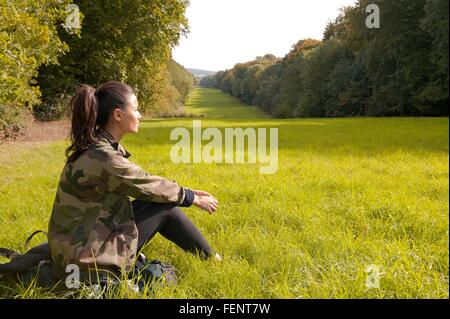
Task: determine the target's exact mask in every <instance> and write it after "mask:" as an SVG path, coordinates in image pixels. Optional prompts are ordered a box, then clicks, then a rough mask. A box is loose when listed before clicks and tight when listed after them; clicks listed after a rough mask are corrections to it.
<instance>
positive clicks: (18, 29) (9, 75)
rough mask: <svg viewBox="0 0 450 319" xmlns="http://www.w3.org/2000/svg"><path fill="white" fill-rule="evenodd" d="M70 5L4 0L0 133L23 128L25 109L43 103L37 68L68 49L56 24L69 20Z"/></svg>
mask: <svg viewBox="0 0 450 319" xmlns="http://www.w3.org/2000/svg"><path fill="white" fill-rule="evenodd" d="M69 3H70V1H57V0H51V1H49V0H15V1H9V0H0V48H1V50H0V78H1V81H0V132H1V131H3V132H6V131H8V130H9V129H10V126H11V125H16V124H17V125H20V123H19V122H20V116H19V114H20V113H22V112H23V111H22V109H23V108H29V109H31V108H32V106H33V105H36V104H37V103H39V102H40V96H41V91H40V88H39V86H37V82H36V79H35V77H36V76H37V69H38V68H39V67H40V66H41V65H48V64H52V63H56V62H57V58H58V57H59V56H61V55H62V54H63V53H64V52H66V51H67V50H68V46H67V44H65V43H64V42H62V41H61V40H60V38H59V37H58V33H57V30H56V25H57V24H58V23H60V22H61V21H63V20H64V19H65V18H66V15H67V13H66V12H65V6H66V5H67V4H69ZM3 134H5V133H3Z"/></svg>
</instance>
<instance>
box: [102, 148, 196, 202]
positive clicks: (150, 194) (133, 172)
mask: <svg viewBox="0 0 450 319" xmlns="http://www.w3.org/2000/svg"><path fill="white" fill-rule="evenodd" d="M101 179H102V181H103V182H104V183H105V184H106V186H107V188H108V191H113V192H117V193H119V194H122V195H126V196H132V197H134V198H136V199H140V200H144V201H152V202H158V203H175V204H177V205H178V206H185V207H188V206H190V205H192V202H193V194H192V191H191V190H190V189H188V188H184V187H181V186H180V185H178V183H177V182H175V181H170V180H168V179H166V178H164V177H160V176H155V175H150V174H149V173H147V172H145V171H144V170H143V169H142V168H140V167H139V166H138V165H136V164H134V163H132V162H130V161H129V160H128V159H126V158H124V157H122V156H110V158H109V159H108V161H107V162H106V163H105V166H104V167H103V170H102V173H101Z"/></svg>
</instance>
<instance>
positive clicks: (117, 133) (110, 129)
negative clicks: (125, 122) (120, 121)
mask: <svg viewBox="0 0 450 319" xmlns="http://www.w3.org/2000/svg"><path fill="white" fill-rule="evenodd" d="M104 129H105V130H106V131H107V132H108V133H109V134H111V136H112V137H114V139H115V140H116V141H117V142H120V140H121V139H122V137H123V136H124V134H125V133H124V132H123V131H121V130H120V129H119V128H118V127H114V126H112V127H111V126H106V127H105V128H104Z"/></svg>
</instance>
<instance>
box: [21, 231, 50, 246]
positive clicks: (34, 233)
mask: <svg viewBox="0 0 450 319" xmlns="http://www.w3.org/2000/svg"><path fill="white" fill-rule="evenodd" d="M39 233H43V234H44V235H45V236H46V237H48V234H47V233H46V232H45V231H43V230H36V231H35V232H33V233H32V234H31V235H30V236H28V238H27V240H25V250H28V247H29V246H30V242H31V240H32V239H33V237H34V236H35V235H37V234H39Z"/></svg>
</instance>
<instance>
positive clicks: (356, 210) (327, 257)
mask: <svg viewBox="0 0 450 319" xmlns="http://www.w3.org/2000/svg"><path fill="white" fill-rule="evenodd" d="M194 96H197V97H198V100H197V101H201V102H195V100H191V101H190V103H189V105H190V107H192V108H195V107H196V105H197V104H196V103H206V102H205V101H208V99H211V100H214V101H215V102H214V103H217V104H220V105H227V104H230V103H232V102H230V98H229V97H228V96H225V95H223V94H221V93H220V92H218V91H212V90H206V89H202V90H198V91H197V92H195V94H194ZM204 96H205V97H204ZM230 105H231V104H230ZM230 108H235V110H234V111H233V112H238V113H240V114H241V113H242V114H243V113H244V112H250V111H249V110H247V109H245V108H246V107H245V106H242V105H237V106H233V105H231V106H230ZM217 112H218V114H225V113H226V112H228V109H226V107H225V106H224V107H222V108H220V110H218V111H217ZM253 115H254V116H255V118H253V119H252V118H249V119H204V120H202V126H203V127H205V128H206V127H217V128H219V129H220V130H221V131H222V132H223V131H224V128H226V127H242V128H245V127H255V128H259V127H261V128H269V127H277V128H278V129H279V166H278V171H277V173H276V174H274V175H261V174H259V167H260V164H220V163H219V164H204V163H202V164H180V165H175V164H173V163H172V162H171V161H170V157H169V154H170V150H171V147H172V146H173V145H174V143H175V142H174V141H170V139H169V137H170V132H171V130H172V129H174V128H176V127H186V128H188V129H191V128H192V120H189V119H183V120H158V121H144V122H143V123H142V124H141V127H140V132H139V134H136V135H127V136H126V137H125V138H124V139H123V140H122V141H121V144H122V145H124V146H125V147H126V148H127V149H128V150H129V151H130V152H131V153H132V154H133V156H132V158H131V160H133V161H134V162H136V163H137V164H138V165H140V166H141V167H143V168H144V169H146V170H147V171H148V172H150V173H152V174H156V175H162V176H166V177H168V178H171V179H174V180H176V181H178V182H179V183H180V184H181V185H183V186H187V187H191V188H194V189H204V190H207V191H209V192H211V193H212V194H214V195H215V196H216V197H217V198H218V199H219V201H220V207H219V210H218V211H217V213H216V214H215V215H208V214H207V213H204V212H202V211H200V210H199V209H197V208H194V207H191V208H184V209H183V210H184V211H185V212H186V214H187V215H188V216H189V217H190V218H191V219H192V220H193V222H194V223H195V224H196V225H197V226H198V227H199V229H200V230H201V232H202V233H203V234H204V235H205V237H206V238H207V239H208V241H209V242H210V244H211V245H212V246H213V247H214V248H215V249H216V250H217V251H218V252H219V253H221V254H222V255H223V257H224V261H223V262H215V261H212V260H211V261H202V260H201V259H200V258H199V257H197V256H194V255H190V254H188V253H186V252H184V251H182V250H181V249H180V248H178V247H176V246H175V245H174V244H173V243H171V242H169V241H167V240H166V239H164V238H163V237H162V236H160V235H157V236H156V237H155V238H154V239H153V240H152V241H150V243H149V244H148V245H147V246H146V247H145V250H144V252H145V253H146V254H147V255H148V256H149V258H157V259H161V260H164V261H167V262H170V263H172V264H174V265H175V266H176V268H177V269H178V270H179V274H180V277H179V285H178V286H176V287H167V288H160V289H157V290H155V291H153V292H151V293H150V292H147V293H144V294H141V295H135V294H133V293H126V289H128V288H124V289H125V290H123V291H121V292H119V293H118V294H117V295H115V296H116V297H129V298H448V297H449V294H448V289H449V286H448V280H449V267H448V266H449V265H448V263H449V231H448V230H449V224H448V222H449V200H448V196H449V152H448V148H449V138H448V129H449V123H448V119H446V118H358V119H296V120H273V119H268V118H256V117H257V115H256V114H253ZM64 148H65V142H63V141H61V142H57V143H51V144H46V145H41V146H39V147H38V148H35V149H20V150H12V149H11V150H9V151H10V152H11V153H8V152H6V153H3V154H4V159H1V160H0V212H1V213H0V227H1V231H0V246H6V247H9V248H16V249H19V250H20V249H22V250H23V246H22V243H23V241H24V240H25V238H26V236H27V235H28V234H30V233H31V232H32V231H34V230H35V229H45V228H46V227H47V222H48V218H49V216H50V211H51V207H52V203H53V200H54V196H55V191H56V186H57V183H58V178H59V173H60V171H61V169H62V166H63V161H64V156H63V151H64ZM42 240H43V239H42ZM35 242H36V243H37V242H38V240H37V239H36V240H35ZM369 265H376V266H377V267H379V269H380V272H381V274H380V286H379V288H368V286H367V285H366V281H367V279H368V275H369V273H367V272H366V269H367V267H368V266H369ZM0 293H1V295H2V296H3V297H18V298H23V297H26V298H50V297H55V296H56V297H65V296H64V295H59V294H56V293H54V292H47V291H43V290H40V289H36V288H34V289H31V290H30V289H28V290H27V287H20V286H17V285H9V286H8V288H2V289H0ZM80 296H81V297H87V296H88V294H84V295H83V294H81V295H80ZM109 297H114V296H109Z"/></svg>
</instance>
